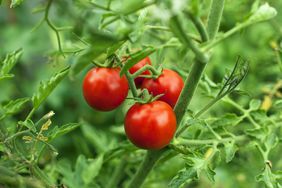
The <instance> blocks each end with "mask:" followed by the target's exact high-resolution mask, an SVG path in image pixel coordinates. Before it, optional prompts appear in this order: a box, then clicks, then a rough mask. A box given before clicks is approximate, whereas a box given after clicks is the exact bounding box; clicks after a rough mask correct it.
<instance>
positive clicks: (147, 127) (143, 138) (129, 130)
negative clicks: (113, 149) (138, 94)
mask: <svg viewBox="0 0 282 188" xmlns="http://www.w3.org/2000/svg"><path fill="white" fill-rule="evenodd" d="M124 126H125V132H126V135H127V137H128V138H129V140H130V141H131V142H132V143H133V144H135V145H136V146H137V147H140V148H143V149H161V148H163V147H165V146H166V145H168V144H169V142H170V141H171V139H172V138H173V135H174V133H175V130H176V117H175V114H174V112H173V109H172V108H171V107H170V106H169V105H168V104H167V103H165V102H162V101H154V102H151V103H148V104H139V103H136V104H134V105H133V106H132V107H131V108H130V109H129V110H128V112H127V114H126V117H125V123H124Z"/></svg>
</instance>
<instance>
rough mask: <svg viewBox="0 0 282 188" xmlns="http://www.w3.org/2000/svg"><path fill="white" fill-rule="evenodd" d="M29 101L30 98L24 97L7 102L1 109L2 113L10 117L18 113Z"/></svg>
mask: <svg viewBox="0 0 282 188" xmlns="http://www.w3.org/2000/svg"><path fill="white" fill-rule="evenodd" d="M29 100H30V98H28V97H25V98H19V99H15V100H11V101H9V103H8V104H6V105H4V106H3V107H2V108H3V110H4V113H5V114H6V115H11V114H15V113H17V112H19V111H20V110H21V109H22V108H23V107H24V105H25V104H26V103H27V102H28V101H29Z"/></svg>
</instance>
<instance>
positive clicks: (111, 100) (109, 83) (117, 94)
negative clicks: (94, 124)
mask: <svg viewBox="0 0 282 188" xmlns="http://www.w3.org/2000/svg"><path fill="white" fill-rule="evenodd" d="M119 73H120V69H119V68H93V69H91V70H90V71H89V72H88V73H87V74H86V76H85V78H84V81H83V95H84V98H85V100H86V102H87V103H88V104H89V105H90V106H91V107H92V108H94V109H97V110H101V111H110V110H113V109H115V108H117V107H118V106H119V105H120V104H121V103H122V102H123V101H124V100H125V98H126V96H127V94H128V82H127V79H126V77H125V76H122V77H120V76H119Z"/></svg>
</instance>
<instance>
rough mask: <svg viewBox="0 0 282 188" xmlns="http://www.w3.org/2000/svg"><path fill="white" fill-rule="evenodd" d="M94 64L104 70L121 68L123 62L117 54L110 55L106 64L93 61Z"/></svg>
mask: <svg viewBox="0 0 282 188" xmlns="http://www.w3.org/2000/svg"><path fill="white" fill-rule="evenodd" d="M92 63H93V64H94V65H95V66H96V67H103V68H117V67H121V61H120V59H119V58H118V56H117V55H116V54H112V55H109V56H108V57H107V58H106V60H105V62H104V63H100V62H98V61H95V60H93V61H92Z"/></svg>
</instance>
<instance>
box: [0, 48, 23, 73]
mask: <svg viewBox="0 0 282 188" xmlns="http://www.w3.org/2000/svg"><path fill="white" fill-rule="evenodd" d="M22 52H23V51H22V49H19V50H16V51H14V52H11V53H9V54H7V55H6V57H5V59H4V60H3V62H2V63H1V69H0V78H1V77H2V79H4V78H11V77H12V76H13V75H11V74H9V73H10V71H11V70H12V68H13V67H14V66H15V65H16V63H17V62H18V60H19V58H20V57H21V55H22Z"/></svg>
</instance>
